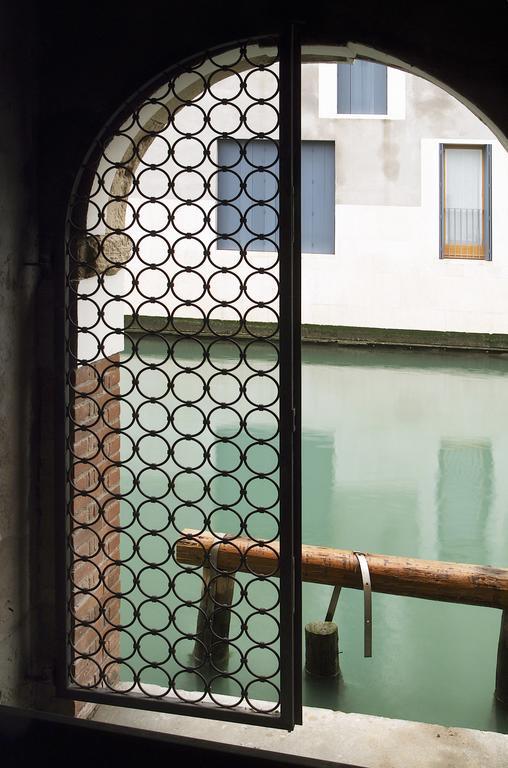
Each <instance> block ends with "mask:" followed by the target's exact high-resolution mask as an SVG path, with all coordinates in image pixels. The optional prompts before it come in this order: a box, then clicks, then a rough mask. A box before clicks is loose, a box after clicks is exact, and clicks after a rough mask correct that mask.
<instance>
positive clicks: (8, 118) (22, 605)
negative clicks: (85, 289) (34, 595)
mask: <svg viewBox="0 0 508 768" xmlns="http://www.w3.org/2000/svg"><path fill="white" fill-rule="evenodd" d="M21 25H23V26H24V47H23V48H20V47H19V41H16V40H15V36H13V30H14V29H19V28H20V27H21ZM32 32H33V29H32V26H31V19H30V17H28V19H27V20H26V23H24V20H23V14H22V13H21V12H20V9H19V7H17V6H15V5H10V6H9V7H5V8H3V9H2V21H1V23H0V393H1V395H0V704H9V703H11V702H16V703H27V702H29V701H30V698H31V685H30V682H29V681H28V678H27V672H28V671H29V663H28V662H29V652H28V651H29V632H30V625H31V618H30V612H31V611H30V605H31V594H30V585H29V575H28V574H29V571H28V560H29V541H30V539H29V531H30V528H31V523H30V520H29V516H28V509H29V507H30V504H31V498H30V489H31V488H33V483H32V478H31V470H30V467H31V466H33V464H34V461H33V456H32V449H31V441H30V439H26V437H27V436H28V435H29V434H30V432H31V430H32V427H33V423H32V398H33V394H34V392H33V388H32V383H31V382H32V371H33V366H32V359H33V355H32V350H33V348H32V344H31V338H32V334H33V330H32V329H31V328H30V325H31V313H32V307H33V301H34V294H35V286H36V283H37V280H38V277H37V268H34V267H33V266H31V263H33V262H34V261H36V259H37V194H36V192H37V187H36V172H35V168H36V162H35V118H36V110H35V102H34V90H35V84H36V81H35V78H34V76H33V72H34V67H33V47H32Z"/></svg>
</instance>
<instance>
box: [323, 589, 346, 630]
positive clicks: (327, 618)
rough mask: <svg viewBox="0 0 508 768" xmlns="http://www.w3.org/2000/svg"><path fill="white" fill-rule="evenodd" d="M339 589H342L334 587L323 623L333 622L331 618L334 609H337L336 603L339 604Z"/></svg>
mask: <svg viewBox="0 0 508 768" xmlns="http://www.w3.org/2000/svg"><path fill="white" fill-rule="evenodd" d="M341 589H342V587H340V586H339V585H338V584H336V585H335V586H334V588H333V592H332V596H331V598H330V604H329V606H328V610H327V612H326V616H325V621H333V616H334V614H335V609H336V608H337V603H338V602H339V596H340V590H341Z"/></svg>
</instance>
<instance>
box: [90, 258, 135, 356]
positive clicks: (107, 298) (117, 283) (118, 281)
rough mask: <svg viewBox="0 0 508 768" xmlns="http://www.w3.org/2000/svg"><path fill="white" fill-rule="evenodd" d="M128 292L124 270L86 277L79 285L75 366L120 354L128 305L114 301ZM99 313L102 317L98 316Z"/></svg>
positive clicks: (123, 341)
mask: <svg viewBox="0 0 508 768" xmlns="http://www.w3.org/2000/svg"><path fill="white" fill-rule="evenodd" d="M126 289H128V281H127V280H126V274H125V273H124V272H123V271H120V272H118V273H117V274H116V275H111V276H105V277H103V282H102V284H100V283H99V280H98V278H97V277H95V276H94V277H87V278H85V279H84V280H80V282H79V298H78V326H79V333H78V364H79V365H85V364H86V363H93V362H94V361H95V360H99V359H101V358H103V357H110V356H111V355H114V354H116V353H117V352H121V351H122V350H123V348H124V344H125V339H124V334H123V327H124V322H125V321H124V317H125V315H126V314H128V311H126V310H127V305H126V304H124V303H123V302H122V301H118V300H115V298H114V297H115V296H121V295H123V294H124V293H125V292H126ZM101 313H102V314H101Z"/></svg>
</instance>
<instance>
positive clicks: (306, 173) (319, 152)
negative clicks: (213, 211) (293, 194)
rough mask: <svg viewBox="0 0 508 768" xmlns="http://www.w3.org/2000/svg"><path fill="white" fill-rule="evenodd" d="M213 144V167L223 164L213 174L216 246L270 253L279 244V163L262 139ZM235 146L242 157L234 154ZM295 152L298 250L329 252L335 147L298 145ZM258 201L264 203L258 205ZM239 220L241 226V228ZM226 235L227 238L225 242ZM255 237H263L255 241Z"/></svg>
mask: <svg viewBox="0 0 508 768" xmlns="http://www.w3.org/2000/svg"><path fill="white" fill-rule="evenodd" d="M218 145H219V153H218V164H219V166H224V167H223V169H222V170H220V171H219V174H218V176H219V180H218V197H219V201H220V202H219V207H218V214H217V231H218V232H219V233H220V235H222V239H219V241H218V247H219V248H224V249H227V250H236V249H237V248H238V245H237V244H236V243H238V244H239V246H240V247H241V248H244V247H246V246H247V245H248V248H249V250H253V251H273V250H274V246H273V243H275V244H276V245H278V243H279V233H278V228H277V212H278V210H279V199H278V183H277V179H278V175H279V163H278V160H277V161H276V155H277V149H276V147H275V145H274V144H273V143H272V142H271V141H266V140H263V139H256V140H252V141H249V142H245V141H241V142H239V141H234V140H232V139H221V140H219V142H218ZM241 148H244V156H241V155H240V152H241ZM301 152H302V154H301V158H302V196H301V201H302V207H301V221H302V252H303V253H334V252H335V144H334V142H333V141H303V142H302V147H301ZM229 169H230V170H229ZM235 174H238V177H239V178H238V177H237V176H236V175H235ZM229 201H231V202H229ZM263 202H265V203H266V204H265V205H261V204H259V203H263ZM241 216H244V217H245V224H246V225H247V226H245V225H241ZM247 227H248V229H247ZM236 230H238V231H237V232H236ZM249 230H250V232H249ZM274 230H275V232H274ZM272 233H273V234H272ZM228 235H230V237H231V238H232V239H230V240H227V239H225V238H226V236H228ZM260 236H264V237H266V238H267V239H266V240H262V239H256V237H260Z"/></svg>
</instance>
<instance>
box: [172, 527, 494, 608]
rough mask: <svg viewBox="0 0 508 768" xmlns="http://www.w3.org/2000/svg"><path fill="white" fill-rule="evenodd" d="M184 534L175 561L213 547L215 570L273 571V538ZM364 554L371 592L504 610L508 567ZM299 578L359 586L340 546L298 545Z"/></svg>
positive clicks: (351, 557)
mask: <svg viewBox="0 0 508 768" xmlns="http://www.w3.org/2000/svg"><path fill="white" fill-rule="evenodd" d="M185 535H187V536H189V538H182V539H180V540H179V541H178V543H177V545H176V559H177V561H178V562H179V563H182V564H188V565H200V564H201V563H203V564H204V563H205V560H207V553H208V552H209V550H210V548H211V547H212V545H215V546H214V549H217V568H218V570H219V571H227V572H231V573H234V572H235V571H240V572H246V571H250V572H253V573H256V574H259V575H260V576H270V575H271V576H277V575H278V572H277V563H278V552H279V542H278V541H274V542H270V543H268V544H265V545H259V544H257V543H256V542H253V541H252V540H251V539H248V538H245V537H238V538H236V539H230V540H229V541H228V542H227V543H226V542H223V543H220V542H218V541H217V539H216V538H214V536H212V534H210V533H201V534H199V532H198V531H192V530H186V531H184V536H185ZM190 537H192V538H190ZM366 558H367V562H368V565H369V571H370V575H371V580H372V590H373V591H374V592H384V593H385V594H387V595H401V596H405V597H420V598H423V599H425V600H440V601H442V602H446V603H464V604H466V605H483V606H486V607H489V608H508V568H492V567H490V566H488V565H469V564H465V563H446V562H441V561H439V560H420V559H418V558H416V557H399V556H396V555H373V554H366ZM247 564H248V567H247ZM302 580H303V581H305V582H312V583H314V584H329V585H332V586H333V585H335V584H338V585H339V586H341V587H350V588H352V589H362V577H361V572H360V566H359V565H358V559H357V558H356V556H355V554H354V553H353V552H351V551H350V550H346V549H330V548H328V547H315V546H310V545H304V546H303V547H302Z"/></svg>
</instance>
